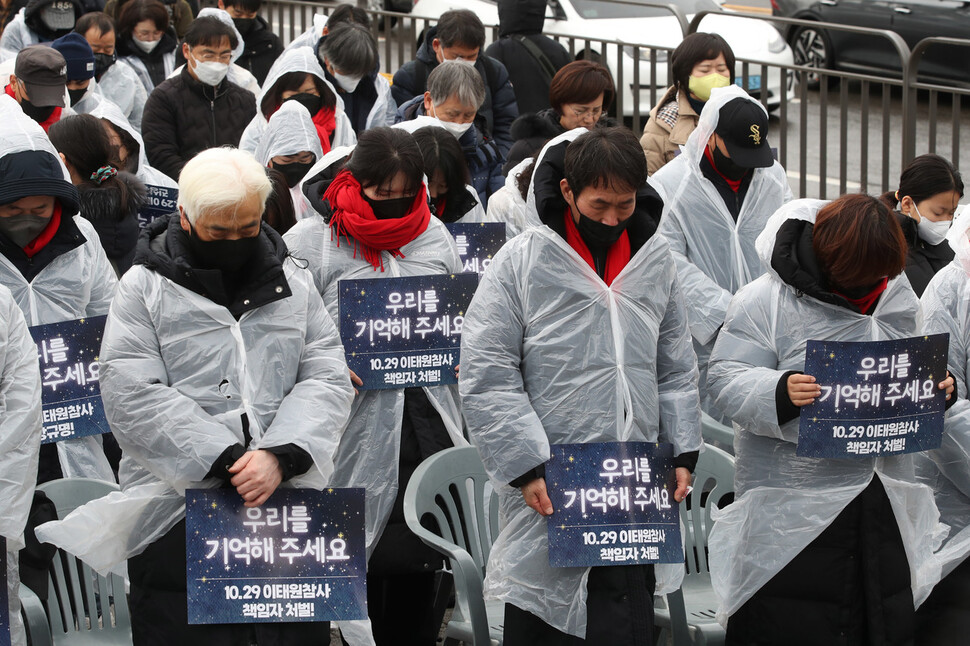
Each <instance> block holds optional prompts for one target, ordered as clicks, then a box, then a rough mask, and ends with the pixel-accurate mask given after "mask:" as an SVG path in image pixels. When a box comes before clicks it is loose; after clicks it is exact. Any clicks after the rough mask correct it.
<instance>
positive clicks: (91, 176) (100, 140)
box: [48, 114, 133, 204]
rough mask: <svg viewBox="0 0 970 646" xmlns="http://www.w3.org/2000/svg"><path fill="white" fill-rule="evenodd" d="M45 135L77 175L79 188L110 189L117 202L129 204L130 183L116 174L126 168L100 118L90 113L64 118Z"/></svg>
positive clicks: (80, 189)
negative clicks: (116, 196)
mask: <svg viewBox="0 0 970 646" xmlns="http://www.w3.org/2000/svg"><path fill="white" fill-rule="evenodd" d="M48 136H49V137H50V140H51V143H52V144H54V147H55V148H57V151H58V152H59V153H61V154H62V155H64V158H65V159H66V160H67V162H68V163H69V164H70V165H71V166H72V167H73V168H74V170H75V172H76V173H77V175H78V177H79V178H80V183H79V184H78V185H77V188H78V190H79V191H81V192H82V193H83V192H84V191H86V190H93V189H111V190H114V191H117V192H118V198H119V199H118V203H119V204H128V203H130V201H131V200H132V198H133V196H132V195H131V190H132V189H131V186H130V185H129V184H128V183H127V182H125V181H122V179H121V178H119V177H118V171H119V170H124V169H125V168H124V166H122V164H121V162H120V161H118V150H117V148H115V146H113V145H112V144H111V139H110V138H109V137H108V133H107V132H105V129H104V125H103V124H102V123H101V120H100V119H98V118H97V117H93V116H91V115H89V114H79V115H76V116H71V117H66V118H64V119H61V120H60V121H58V122H56V123H54V124H53V125H52V126H51V128H50V131H49V132H48Z"/></svg>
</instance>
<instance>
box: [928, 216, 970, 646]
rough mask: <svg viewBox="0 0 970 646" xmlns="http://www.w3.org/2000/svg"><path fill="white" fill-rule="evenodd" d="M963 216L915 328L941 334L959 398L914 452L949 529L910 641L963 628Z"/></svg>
mask: <svg viewBox="0 0 970 646" xmlns="http://www.w3.org/2000/svg"><path fill="white" fill-rule="evenodd" d="M968 235H970V215H968V214H966V213H964V214H963V215H962V216H960V217H958V218H957V219H956V220H955V221H954V222H953V226H952V227H951V228H950V230H949V232H948V234H947V242H949V248H951V249H953V252H954V253H955V254H956V258H955V260H954V262H952V263H950V264H948V265H947V266H945V267H943V268H942V269H940V271H939V272H938V273H937V274H936V276H934V277H933V278H932V279H931V280H930V282H929V285H928V286H927V287H926V291H924V292H923V297H922V298H921V299H920V304H921V305H922V308H923V317H924V323H923V331H924V332H925V333H926V334H940V333H944V332H945V333H948V334H949V335H950V352H949V357H948V358H947V368H948V369H949V371H950V374H951V375H953V378H954V379H955V380H956V391H957V392H958V393H959V395H960V398H959V399H958V400H957V403H956V404H954V405H953V408H951V409H950V412H949V414H948V415H947V417H946V422H945V424H944V434H943V444H942V445H941V447H940V448H939V449H936V450H934V451H928V452H927V453H924V454H919V455H917V456H916V469H917V474H918V476H919V477H920V479H921V480H922V481H923V482H925V483H926V484H927V485H929V486H930V487H932V488H933V491H934V493H935V494H936V504H937V506H938V507H939V508H940V516H941V519H942V521H943V522H944V523H946V524H947V525H949V526H950V533H949V535H948V536H947V538H946V541H945V542H944V543H943V546H942V547H941V549H940V550H939V552H937V555H936V558H937V559H938V560H939V561H940V565H941V567H942V574H943V580H941V581H940V583H939V584H937V586H936V587H935V588H934V589H933V592H932V594H930V596H929V598H928V599H927V600H926V602H925V603H923V605H921V606H920V607H919V609H918V610H917V611H916V643H917V644H919V645H921V646H923V645H925V646H931V645H936V644H959V643H962V642H963V641H965V640H966V636H967V634H968V633H970V594H968V590H970V559H968V558H967V557H968V556H970V401H968V400H967V394H968V393H970V381H968V378H970V238H968Z"/></svg>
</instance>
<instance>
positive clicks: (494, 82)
mask: <svg viewBox="0 0 970 646" xmlns="http://www.w3.org/2000/svg"><path fill="white" fill-rule="evenodd" d="M437 35H438V28H437V27H432V28H431V29H429V30H428V33H427V34H425V37H424V43H423V44H422V45H421V48H420V49H418V54H417V56H416V57H415V59H414V60H413V61H408V62H407V63H405V64H404V65H403V66H401V69H399V70H398V71H397V72H395V73H394V82H393V83H392V84H391V96H393V97H394V100H395V101H397V105H398V107H400V106H402V105H404V104H405V103H407V102H408V101H410V100H411V99H413V98H414V97H416V96H418V95H419V94H424V92H425V91H426V90H427V89H428V75H429V74H431V70H433V69H434V68H435V67H437V66H438V58H437V57H436V56H435V53H434V49H433V48H432V47H431V43H432V42H433V41H434V39H435V38H436V37H437ZM475 69H476V70H478V73H479V74H481V76H482V80H483V81H485V101H484V102H483V103H482V107H480V108H479V109H478V116H479V117H481V118H483V119H484V120H485V123H484V125H483V126H482V127H480V129H481V130H483V131H484V132H483V133H482V134H483V135H484V136H486V137H488V138H491V139H494V140H495V143H496V144H497V145H498V147H499V150H500V151H501V153H502V156H503V157H504V156H507V155H508V153H509V149H510V148H511V147H512V136H511V129H512V122H513V121H515V118H516V117H518V116H519V108H518V105H517V104H516V102H515V92H514V91H513V90H512V84H511V83H510V82H509V73H508V70H506V69H505V66H504V65H502V64H501V63H499V62H498V61H497V60H495V59H492V58H489V57H488V56H479V57H478V59H477V60H476V61H475ZM476 121H478V120H477V119H476Z"/></svg>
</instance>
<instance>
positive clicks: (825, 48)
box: [789, 26, 832, 90]
mask: <svg viewBox="0 0 970 646" xmlns="http://www.w3.org/2000/svg"><path fill="white" fill-rule="evenodd" d="M789 44H790V45H791V49H792V54H793V55H794V58H795V65H805V66H807V67H814V68H816V69H820V70H827V69H832V43H831V41H830V40H829V37H828V36H827V35H826V33H825V30H824V29H821V28H820V27H814V26H803V27H799V28H798V29H796V30H795V32H794V34H792V37H791V41H790V42H789ZM800 76H801V75H800V74H798V73H796V78H799V77H800ZM821 78H823V76H822V75H820V74H812V73H809V74H808V88H809V89H812V90H814V89H817V88H818V86H819V81H820V79H821ZM827 80H831V79H827Z"/></svg>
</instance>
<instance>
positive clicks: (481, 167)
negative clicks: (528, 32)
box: [394, 61, 505, 207]
mask: <svg viewBox="0 0 970 646" xmlns="http://www.w3.org/2000/svg"><path fill="white" fill-rule="evenodd" d="M484 100H485V84H484V83H483V82H482V77H481V75H479V74H478V72H476V71H475V68H473V67H472V66H470V65H465V64H464V63H460V62H458V61H445V62H444V63H441V64H440V65H438V66H437V67H436V68H434V70H433V71H432V72H431V75H430V76H428V90H427V91H426V92H425V93H424V94H423V95H422V96H416V97H414V98H413V99H411V100H410V101H408V102H407V103H405V104H404V105H402V106H401V107H400V108H399V109H398V111H397V115H398V119H399V123H398V124H397V125H395V126H394V127H395V128H403V129H405V130H407V131H408V132H411V133H414V132H415V131H417V130H418V129H420V128H424V127H425V126H438V127H442V128H444V129H445V130H447V131H448V132H450V133H451V134H452V135H454V136H455V138H456V139H458V143H459V144H461V150H462V153H463V154H464V156H465V162H466V163H467V164H468V172H469V173H470V174H471V185H472V187H474V189H475V190H476V191H477V192H478V200H479V202H481V204H482V206H483V207H485V206H487V205H488V198H489V196H490V195H491V194H492V193H494V192H495V191H497V190H499V189H500V188H502V187H503V186H505V177H504V176H503V175H502V164H503V163H504V161H505V158H504V157H502V152H501V148H500V147H499V146H498V144H496V143H495V141H494V140H492V139H489V138H488V137H487V136H485V135H484V134H483V128H484V124H483V122H482V121H483V120H482V118H481V116H479V114H478V112H479V108H480V106H481V104H482V102H483V101H484Z"/></svg>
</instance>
